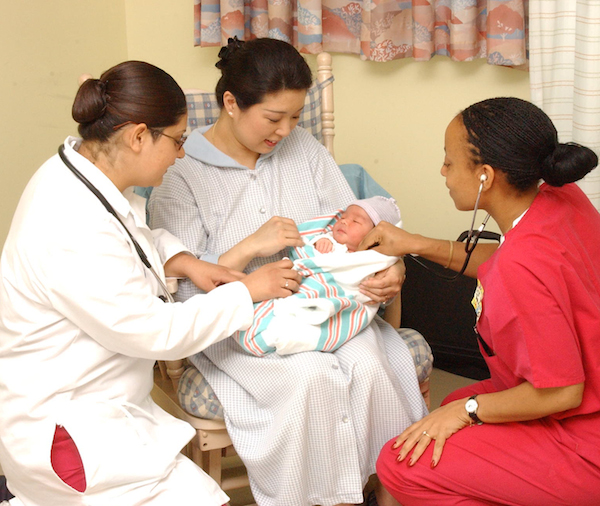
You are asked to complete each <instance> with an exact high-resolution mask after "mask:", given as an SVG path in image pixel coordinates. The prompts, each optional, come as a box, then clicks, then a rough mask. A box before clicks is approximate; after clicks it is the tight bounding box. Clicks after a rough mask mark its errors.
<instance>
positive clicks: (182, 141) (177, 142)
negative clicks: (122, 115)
mask: <svg viewBox="0 0 600 506" xmlns="http://www.w3.org/2000/svg"><path fill="white" fill-rule="evenodd" d="M131 124H133V121H126V122H125V123H119V124H118V125H115V126H114V127H113V130H115V131H116V130H118V129H119V128H122V127H124V126H125V125H131ZM150 130H152V132H154V133H155V134H158V135H164V136H165V137H168V138H169V139H171V140H172V141H173V142H174V143H175V145H176V146H177V149H178V150H179V149H181V148H182V147H183V145H184V144H185V141H187V135H182V136H181V138H180V139H176V138H175V137H171V136H170V135H167V134H165V133H163V132H161V131H160V130H155V129H153V128H150Z"/></svg>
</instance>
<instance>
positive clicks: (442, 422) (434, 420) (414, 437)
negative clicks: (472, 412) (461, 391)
mask: <svg viewBox="0 0 600 506" xmlns="http://www.w3.org/2000/svg"><path fill="white" fill-rule="evenodd" d="M466 401H467V399H466V398H465V399H459V400H456V401H452V402H450V403H448V404H446V405H444V406H442V407H440V408H438V409H436V410H435V411H432V412H431V413H429V414H428V415H427V416H426V417H425V418H422V419H421V420H419V421H418V422H415V423H413V424H412V425H411V426H410V427H409V428H408V429H406V430H405V431H404V432H403V433H402V434H400V435H399V436H398V438H397V439H396V442H395V443H394V446H393V447H392V448H400V447H401V448H400V451H399V453H398V462H402V461H403V460H404V459H405V458H406V457H407V456H408V454H409V453H410V451H411V450H413V449H414V450H413V452H412V455H411V456H410V460H409V461H408V464H409V465H410V466H413V465H414V464H415V463H416V462H417V460H419V458H420V457H421V455H423V453H424V452H425V450H426V449H427V447H428V446H429V445H430V444H431V443H433V444H434V448H433V456H432V458H431V467H435V466H437V464H438V463H439V461H440V458H441V456H442V451H443V449H444V445H445V444H446V440H447V439H448V438H449V437H450V436H452V434H455V433H456V432H458V431H459V430H461V429H463V428H464V427H466V426H467V425H470V418H469V415H468V413H467V411H466V410H465V403H466Z"/></svg>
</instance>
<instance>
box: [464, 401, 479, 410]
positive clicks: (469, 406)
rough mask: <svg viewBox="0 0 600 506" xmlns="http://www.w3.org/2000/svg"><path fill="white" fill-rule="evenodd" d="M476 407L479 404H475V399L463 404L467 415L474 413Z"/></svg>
mask: <svg viewBox="0 0 600 506" xmlns="http://www.w3.org/2000/svg"><path fill="white" fill-rule="evenodd" d="M478 407H479V404H477V401H476V400H475V399H469V400H468V401H467V403H466V404H465V409H466V410H467V413H475V411H477V408H478Z"/></svg>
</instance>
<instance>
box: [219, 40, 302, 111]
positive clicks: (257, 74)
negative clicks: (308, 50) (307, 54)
mask: <svg viewBox="0 0 600 506" xmlns="http://www.w3.org/2000/svg"><path fill="white" fill-rule="evenodd" d="M219 58H220V59H219V61H218V62H217V63H216V65H215V66H216V67H217V68H218V69H220V70H221V78H220V79H219V82H218V83H217V88H216V95H217V102H218V103H219V106H220V107H221V108H223V94H224V93H225V92H226V91H229V92H230V93H231V94H232V95H233V96H234V97H235V100H236V102H237V105H238V107H239V108H240V109H241V110H242V111H244V110H246V109H248V108H249V107H251V106H253V105H256V104H260V103H261V102H262V101H263V99H264V96H265V95H267V94H270V93H276V92H278V91H282V90H307V89H308V88H310V85H311V84H312V74H311V71H310V67H309V66H308V64H307V63H306V61H305V60H304V58H303V57H302V56H301V55H300V53H299V52H298V51H297V50H296V49H295V48H294V46H292V45H291V44H288V43H287V42H284V41H282V40H277V39H268V38H262V39H253V40H250V41H247V42H244V41H240V40H238V38H237V37H233V38H230V39H229V41H228V44H227V46H225V47H223V48H221V51H220V52H219Z"/></svg>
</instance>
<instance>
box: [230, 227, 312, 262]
mask: <svg viewBox="0 0 600 506" xmlns="http://www.w3.org/2000/svg"><path fill="white" fill-rule="evenodd" d="M288 246H292V247H293V246H304V242H303V241H302V239H301V238H300V232H298V227H297V226H296V224H295V223H294V221H293V220H290V219H289V218H281V217H279V216H273V218H271V219H270V220H269V221H267V222H266V223H265V224H264V225H262V226H261V227H260V228H259V229H258V230H257V231H256V232H254V233H253V234H251V235H249V236H248V237H246V238H245V239H244V240H242V241H240V242H239V243H237V244H236V245H235V246H234V247H233V248H231V249H230V250H229V251H227V252H225V253H223V254H222V255H221V256H220V257H219V264H220V265H226V266H228V267H231V268H232V269H238V270H240V271H241V270H244V269H245V268H246V266H247V265H248V263H249V262H250V261H251V260H253V259H254V258H256V257H268V256H271V255H274V254H275V253H277V252H279V251H281V250H282V249H284V248H286V247H288Z"/></svg>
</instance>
